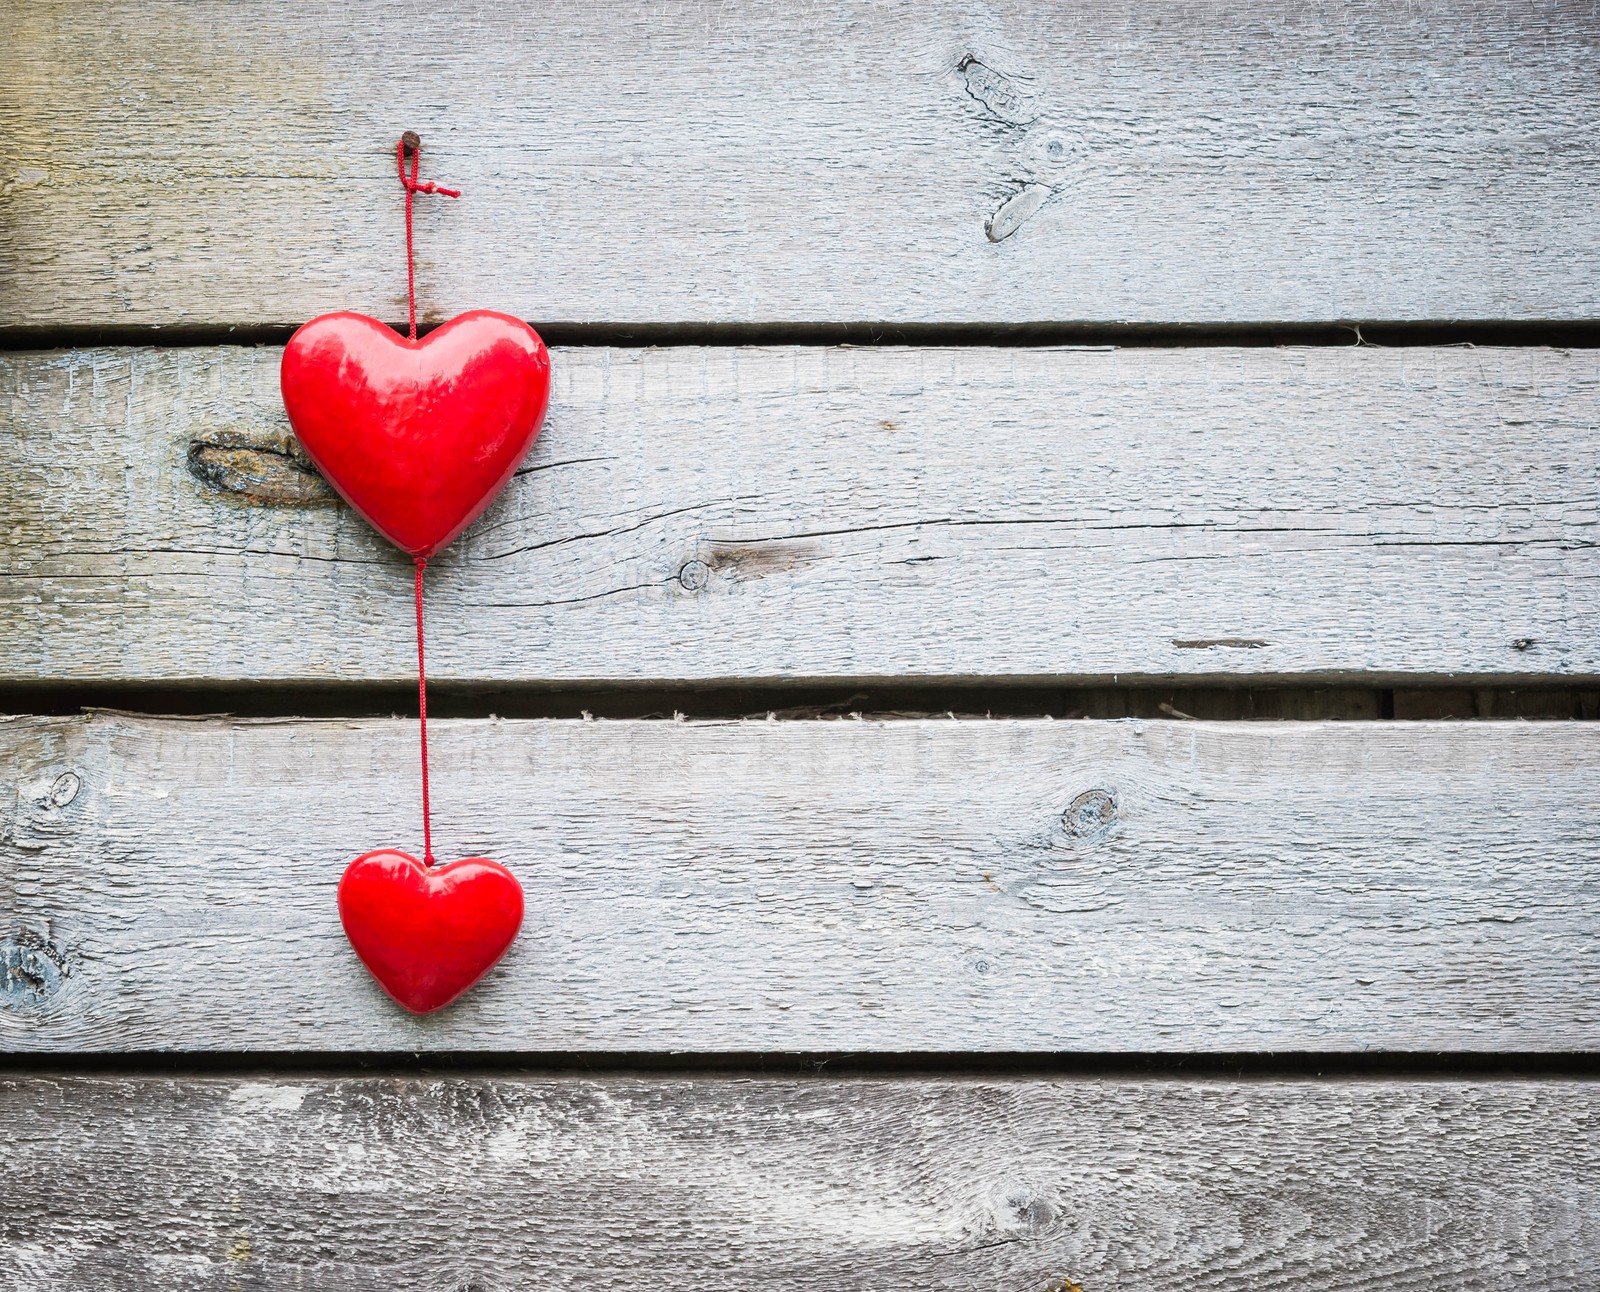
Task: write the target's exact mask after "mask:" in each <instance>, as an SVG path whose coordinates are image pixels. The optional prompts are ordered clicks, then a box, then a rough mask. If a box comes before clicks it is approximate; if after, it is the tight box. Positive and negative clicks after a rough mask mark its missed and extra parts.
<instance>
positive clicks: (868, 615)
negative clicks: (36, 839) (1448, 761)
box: [0, 347, 1600, 685]
mask: <svg viewBox="0 0 1600 1292" xmlns="http://www.w3.org/2000/svg"><path fill="white" fill-rule="evenodd" d="M278 354H279V352H278V351H277V350H273V349H262V350H243V349H237V348H227V349H224V348H218V349H186V350H178V351H156V350H144V349H124V350H89V351H79V352H73V353H65V354H13V355H9V356H4V357H0V430H3V432H4V433H3V434H0V487H4V488H6V489H7V490H8V496H9V500H10V504H11V505H10V510H9V511H8V512H7V513H6V517H7V525H8V527H9V528H8V532H7V541H6V543H5V544H4V546H3V548H0V680H3V681H13V682H61V681H68V680H78V679H83V680H87V679H101V680H107V681H156V682H165V681H172V680H189V679H195V678H207V679H212V680H215V681H246V682H248V681H256V680H285V681H287V680H300V681H335V680H337V681H343V680H360V681H381V680H392V681H404V682H408V683H409V682H410V681H411V679H412V677H413V670H414V668H415V660H414V658H413V653H414V644H413V642H412V625H411V617H412V604H411V596H412V583H411V569H410V565H409V563H408V562H407V561H406V560H405V558H404V557H403V556H402V555H400V554H399V553H397V552H394V551H393V550H391V549H390V548H389V547H388V546H387V545H386V544H384V543H383V542H382V540H381V539H378V538H377V537H375V536H374V535H373V534H372V533H371V532H370V530H369V529H368V527H367V526H366V525H365V524H364V523H363V522H362V521H360V520H359V519H358V518H356V517H355V516H354V515H352V514H351V513H350V512H349V511H348V509H346V508H344V507H342V506H335V505H324V504H329V503H331V502H332V496H331V494H330V493H329V492H328V491H327V490H326V488H325V486H324V485H323V484H322V482H321V480H320V479H319V478H318V477H316V476H315V475H313V474H310V473H309V472H308V471H307V470H305V469H303V468H302V465H301V463H300V460H299V459H298V458H297V457H295V456H294V453H293V448H292V445H293V441H292V439H291V437H289V435H288V430H287V426H286V424H285V422H284V418H283V412H282V405H281V400H280V397H279V392H278V381H277V364H278ZM708 409H714V410H715V415H714V416H708V412H707V410H708ZM1597 422H1600V351H1574V352H1571V353H1563V352H1558V351H1552V350H1518V349H1500V350H1493V349H1478V350H1470V349H1458V350H1425V351H1418V350H1378V349H1372V348H1362V349H1357V348H1350V349H1287V350H1266V349H1257V350H1249V349H1244V350H1238V349H1205V350H1198V349H1197V350H1141V351H1122V352H1115V351H1113V352H1084V351H1079V350H1063V349H1039V350H1035V349H977V348H973V349H915V348H912V349H895V348H891V349H882V350H875V349H842V348H831V347H812V348H793V349H790V348H770V349H768V348H750V349H746V348H722V349H707V348H684V349H666V350H613V349H582V350H564V351H559V352H558V353H557V355H556V361H555V388H554V392H553V400H552V408H551V413H550V417H549V420H548V424H547V426H546V429H545V431H544V434H543V436H542V438H541V442H540V444H539V446H538V448H537V449H536V450H535V454H534V456H533V458H532V460H531V461H530V463H529V465H528V467H527V468H526V469H525V470H524V471H523V472H521V473H520V474H519V475H518V476H517V478H516V479H515V481H514V482H513V483H512V485H511V487H510V488H509V490H508V491H507V493H506V494H505V496H504V497H503V498H502V499H501V500H500V501H499V502H498V503H497V504H496V505H495V506H494V507H492V508H491V509H490V511H489V512H488V513H487V514H486V515H485V517H484V518H483V519H482V520H481V521H480V522H479V523H478V524H477V525H475V526H474V527H473V528H472V529H471V530H470V531H469V532H468V534H467V535H466V537H465V538H464V539H463V540H462V541H461V542H460V543H458V544H456V545H455V546H453V547H452V548H451V549H450V550H449V551H447V552H446V553H444V554H443V555H442V556H441V557H440V558H439V559H438V560H437V561H436V562H434V563H432V564H431V565H430V567H429V579H430V586H429V598H430V601H429V608H430V616H429V631H430V634H431V636H430V658H429V666H430V671H431V672H432V673H433V674H434V676H436V677H437V678H439V679H440V680H455V681H474V682H519V681H532V682H541V681H566V682H584V683H594V684H605V683H609V682H619V681H625V682H708V683H726V682H732V683H739V682H744V681H754V680H774V679H781V680H783V681H786V682H794V681H798V680H802V679H813V680H826V681H829V682H838V681H851V682H861V683H872V682H876V681H893V682H919V683H920V682H924V681H933V682H940V681H948V680H949V679H951V678H963V679H973V678H989V679H1005V680H1033V681H1041V680H1042V681H1052V682H1056V681H1063V682H1071V681H1078V680H1089V681H1095V682H1107V681H1111V680H1112V679H1114V678H1115V679H1121V680H1123V681H1132V680H1137V679H1139V678H1173V679H1187V680H1190V681H1206V680H1216V679H1220V678H1230V679H1270V680H1273V681H1276V682H1285V681H1293V680H1296V679H1298V680H1302V681H1303V680H1308V679H1317V680H1336V679H1346V680H1348V679H1352V678H1355V679H1361V680H1363V681H1364V682H1366V683H1367V684H1369V685H1370V684H1374V683H1377V682H1378V681H1379V680H1380V679H1386V680H1387V681H1389V682H1396V681H1398V682H1405V681H1408V680H1411V681H1425V680H1434V681H1436V680H1438V679H1440V678H1442V677H1445V676H1450V677H1455V678H1459V679H1461V680H1462V682H1463V684H1467V683H1469V682H1476V683H1478V684H1488V683H1493V682H1496V681H1499V682H1509V681H1512V680H1514V679H1517V678H1529V679H1537V678H1547V679H1548V678H1562V677H1568V678H1580V679H1581V678H1585V677H1594V676H1596V675H1600V635H1597V634H1596V633H1595V632H1594V624H1595V623H1596V622H1597V621H1600V499H1597V495H1596V491H1595V489H1594V488H1593V487H1592V484H1593V474H1594V467H1593V447H1594V446H1593V428H1594V426H1595V425H1596V424H1597ZM197 444H198V445H210V446H215V447H214V448H213V449H205V450H197V449H196V448H195V446H196V445H197ZM197 452H198V453H201V455H202V469H201V470H200V471H199V475H200V477H201V478H197V477H196V471H195V469H194V464H195V455H196V454H197ZM260 504H270V505H260ZM134 620H136V621H137V623H138V626H139V631H138V632H137V633H130V632H129V631H128V625H129V623H130V622H131V621H134Z"/></svg>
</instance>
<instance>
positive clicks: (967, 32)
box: [0, 0, 1600, 326]
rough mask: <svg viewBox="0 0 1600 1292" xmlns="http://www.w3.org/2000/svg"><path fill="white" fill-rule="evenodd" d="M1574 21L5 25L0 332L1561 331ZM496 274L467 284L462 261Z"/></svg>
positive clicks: (404, 17) (1581, 251)
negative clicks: (406, 166)
mask: <svg viewBox="0 0 1600 1292" xmlns="http://www.w3.org/2000/svg"><path fill="white" fill-rule="evenodd" d="M1597 43H1600V10H1597V8H1596V5H1595V4H1594V3H1593V0H1566V2H1557V3H1541V4H1536V5H1530V4H1525V3H1521V2H1520V0H1456V2H1455V3H1451V4H1448V5H1394V4H1389V3H1382V2H1380V0H1363V2H1361V3H1343V2H1342V0H1341V2H1339V3H1327V2H1324V0H1251V2H1250V3H1246V2H1245V0H1230V3H1226V4H1196V3H1185V2H1183V0H1154V2H1152V3H1146V4H1141V5H1139V6H1137V7H1131V8H1130V7H1129V6H1127V5H1125V4H1120V3H1113V2H1112V0H1094V2H1091V3H1079V4H1071V5H1062V4H1052V3H1049V2H1048V0H1001V2H999V3H993V4H985V5H982V6H976V7H975V6H972V5H968V4H964V3H961V2H960V0H931V2H930V3H925V4H920V5H918V7H917V10H916V14H915V19H914V21H911V20H908V18H907V15H906V14H905V13H903V12H901V11H900V10H898V9H897V8H895V7H894V6H878V5H864V4H851V5H831V4H830V5H818V4H811V3H801V4H795V3H782V4H778V3H771V4H747V5H739V6H728V5H724V4H719V3H711V2H709V0H706V2H702V3H687V4H684V3H673V4H658V5H652V6H649V8H648V11H640V10H637V9H632V8H615V7H612V6H605V5H600V6H596V5H593V4H590V3H588V2H587V0H551V2H550V3H546V4H541V5H539V6H538V7H537V8H536V9H533V10H524V9H522V8H509V7H505V6H483V5H467V4H462V3H455V4H435V5H430V6H426V7H423V8H419V7H418V6H416V5H411V4H398V3H385V2H383V0H368V2H365V3H361V2H352V0H319V2H318V3H314V4H300V5H295V6H290V7H286V6H283V5H269V4H265V3H260V2H256V3H250V4H230V5H212V6H200V5H192V4H186V3H150V2H149V0H127V2H125V3H120V4H96V5H93V6H84V5H78V4H73V3H70V2H69V0H60V2H59V3H30V4H28V5H25V6H19V7H17V11H16V12H15V13H14V14H12V15H10V21H9V23H8V30H7V40H6V41H5V42H4V47H3V48H0V324H11V325H16V324H22V325H46V326H48V325H57V324H77V325H100V324H141V323H148V324H195V323H212V324H216V323H229V324H233V323H244V324H258V323H294V322H300V321H302V320H304V319H306V318H308V317H310V316H311V315H313V314H316V313H319V312H321V311H324V310H328V309H340V308H357V309H362V310H365V311H366V312H368V313H376V314H379V315H380V316H382V317H388V318H401V317H404V314H405V310H404V283H405V277H404V273H403V272H402V265H401V247H402V245H403V243H402V237H401V232H400V228H401V213H400V202H399V200H398V196H397V185H396V183H395V180H394V176H393V163H392V153H391V152H390V151H389V150H390V149H392V147H393V143H394V140H395V138H396V136H397V135H398V133H399V132H400V131H401V130H402V129H406V128H414V129H416V130H419V131H420V132H421V133H422V135H423V137H424V138H425V139H426V140H427V141H428V144H429V154H428V164H429V169H430V172H431V173H432V174H434V175H436V176H437V177H438V178H440V179H443V180H446V181H452V182H455V183H456V184H458V185H459V186H460V187H461V188H462V189H463V190H465V196H464V197H463V198H462V199H461V200H460V201H459V202H453V203H448V204H447V203H444V202H427V201H424V202H423V203H421V209H420V211H419V213H418V219H419V221H420V226H419V228H420V234H419V246H420V271H421V272H420V286H421V290H422V293H423V304H424V308H425V311H426V314H427V316H428V317H429V318H441V317H446V316H448V315H450V314H452V313H455V312H457V311H459V310H461V309H464V308H469V307H475V306H489V307H495V308H500V309H506V310H509V311H511V312H512V313H516V314H519V315H521V316H524V317H528V318H533V319H537V320H544V321H547V322H567V323H617V322H624V323H625V322H646V323H648V322H717V323H722V322H740V323H770V322H806V321H881V322H890V323H900V322H951V321H953V322H962V323H974V322H975V323H992V322H1000V323H1029V322H1038V321H1051V320H1100V321H1111V322H1120V321H1124V320H1133V321H1149V322H1157V323H1165V322H1172V321H1183V320H1323V319H1338V318H1393V319H1459V318H1495V319H1499V318H1513V319H1519V318H1562V319H1578V318H1591V317H1592V316H1593V313H1594V302H1595V299H1596V294H1597V288H1600V279H1597V273H1600V270H1597V268H1596V260H1595V257H1594V254H1593V252H1594V248H1595V246H1596V244H1597V242H1600V133H1597V132H1596V131H1595V130H1594V128H1593V127H1594V122H1593V114H1592V105H1593V103H1594V100H1595V97H1596V90H1597V83H1596V75H1595V68H1596V65H1597V48H1596V46H1597ZM486 248H493V252H492V254H491V253H488V252H486V250H485V249H486Z"/></svg>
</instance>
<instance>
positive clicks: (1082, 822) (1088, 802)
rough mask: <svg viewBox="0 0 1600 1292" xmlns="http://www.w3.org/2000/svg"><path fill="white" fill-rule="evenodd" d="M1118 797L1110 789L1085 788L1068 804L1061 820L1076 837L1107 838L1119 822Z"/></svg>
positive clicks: (1087, 838)
mask: <svg viewBox="0 0 1600 1292" xmlns="http://www.w3.org/2000/svg"><path fill="white" fill-rule="evenodd" d="M1117 817H1118V812H1117V798H1116V795H1114V794H1113V793H1112V792H1111V791H1110V790H1085V791H1084V792H1083V793H1082V794H1080V795H1078V797H1077V798H1075V799H1073V800H1072V802H1071V803H1070V804H1069V805H1068V807H1067V810H1066V811H1065V812H1064V813H1062V815H1061V820H1062V822H1063V824H1065V826H1066V827H1067V833H1068V834H1070V835H1071V836H1072V837H1073V838H1074V839H1083V840H1087V841H1097V840H1100V839H1104V838H1106V837H1107V836H1108V835H1109V834H1110V833H1111V831H1112V828H1113V827H1114V826H1115V825H1116V823H1117Z"/></svg>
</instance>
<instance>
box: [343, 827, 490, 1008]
mask: <svg viewBox="0 0 1600 1292" xmlns="http://www.w3.org/2000/svg"><path fill="white" fill-rule="evenodd" d="M339 918H340V920H342V921H343V922H344V931H345V934H346V936H347V937H349V939H350V945H351V946H353V947H354V948H355V950H356V954H357V955H358V956H360V957H361V963H362V964H364V965H366V966H367V968H368V969H370V970H371V971H372V976H373V977H374V978H376V979H377V980H378V985H379V986H380V987H382V988H383V989H384V991H386V992H388V993H389V995H390V996H392V997H394V999H395V1000H396V1001H398V1002H399V1003H400V1004H402V1005H404V1006H405V1007H406V1008H407V1009H409V1010H410V1011H411V1012H412V1013H413V1014H427V1013H430V1012H431V1011H433V1010H436V1009H442V1008H443V1007H444V1006H446V1005H448V1004H449V1003H450V1002H451V1001H453V1000H455V999H456V998H457V997H458V996H460V995H461V994H462V992H464V991H466V990H467V988H469V987H471V986H472V984H473V983H475V982H477V981H478V979H480V978H482V977H483V975H484V974H486V973H488V972H489V970H490V969H492V968H493V967H494V965H495V962H496V961H497V960H499V959H500V957H501V956H503V955H504V954H505V953H506V950H507V948H508V947H510V945H511V942H512V939H514V938H515V937H516V936H517V930H518V929H519V928H520V927H521V926H522V885H520V884H519V883H517V880H516V876H514V875H513V874H512V873H511V872H510V871H509V870H507V869H506V868H505V867H504V866H502V865H501V864H500V863H499V862H497V861H490V860H489V859H488V858H487V857H468V858H466V859H465V860H463V861H452V862H449V863H447V864H445V865H443V866H433V867H431V868H430V867H427V866H424V865H423V864H422V862H420V861H418V860H417V859H416V858H415V857H413V856H411V855H410V854H409V853H404V852H397V851H395V850H394V849H390V848H385V849H381V850H379V851H377V852H369V853H365V854H363V855H362V856H360V857H357V858H356V859H355V860H354V861H352V862H351V863H350V865H349V866H348V867H347V868H346V869H345V872H344V878H343V879H341V880H340V881H339Z"/></svg>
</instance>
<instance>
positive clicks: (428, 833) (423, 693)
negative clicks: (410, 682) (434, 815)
mask: <svg viewBox="0 0 1600 1292" xmlns="http://www.w3.org/2000/svg"><path fill="white" fill-rule="evenodd" d="M416 560H417V712H418V715H419V716H420V717H421V719H422V723H421V730H422V864H423V865H424V866H431V865H433V823H432V822H431V821H430V820H429V816H428V669H427V666H426V665H425V664H424V663H423V659H422V572H423V571H424V570H426V569H427V568H428V558H427V557H425V556H419V557H417V558H416Z"/></svg>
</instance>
